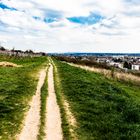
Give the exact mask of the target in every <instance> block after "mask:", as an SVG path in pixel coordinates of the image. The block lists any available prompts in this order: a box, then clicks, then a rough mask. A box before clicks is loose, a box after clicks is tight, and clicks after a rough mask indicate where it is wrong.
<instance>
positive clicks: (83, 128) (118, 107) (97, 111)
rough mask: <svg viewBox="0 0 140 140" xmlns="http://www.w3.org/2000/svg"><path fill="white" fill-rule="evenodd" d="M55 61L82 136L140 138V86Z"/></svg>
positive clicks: (90, 138)
mask: <svg viewBox="0 0 140 140" xmlns="http://www.w3.org/2000/svg"><path fill="white" fill-rule="evenodd" d="M54 62H55V64H56V66H57V69H58V73H59V76H60V82H61V86H62V89H63V94H64V95H65V97H66V99H67V101H68V102H69V103H70V106H71V109H72V112H73V114H74V116H75V117H76V120H77V124H78V127H77V129H76V132H77V135H78V139H80V140H93V139H94V140H120V139H127V140H132V139H136V140H139V139H140V87H139V86H136V85H133V84H131V83H125V82H124V81H122V82H121V81H120V82H118V81H116V80H112V79H107V78H106V77H105V76H103V75H101V74H99V73H94V72H89V71H86V70H83V69H80V68H76V67H72V66H69V65H68V64H65V63H62V62H60V61H56V60H55V61H54ZM60 96H62V95H60Z"/></svg>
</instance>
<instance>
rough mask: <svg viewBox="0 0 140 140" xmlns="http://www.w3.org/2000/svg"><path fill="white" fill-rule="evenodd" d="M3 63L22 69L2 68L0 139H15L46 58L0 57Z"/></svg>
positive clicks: (0, 71) (0, 83)
mask: <svg viewBox="0 0 140 140" xmlns="http://www.w3.org/2000/svg"><path fill="white" fill-rule="evenodd" d="M1 61H8V62H13V63H16V64H18V65H22V67H0V139H2V140H7V139H10V140H12V139H14V136H15V135H16V134H17V133H18V132H19V131H20V129H21V124H22V120H23V117H24V112H25V111H27V110H28V109H29V106H28V102H29V100H30V99H31V97H32V96H33V94H34V93H35V90H36V85H37V81H38V77H37V74H38V71H39V69H40V68H41V67H44V66H45V65H46V57H38V58H28V57H27V58H21V57H19V58H15V57H6V56H0V62H1Z"/></svg>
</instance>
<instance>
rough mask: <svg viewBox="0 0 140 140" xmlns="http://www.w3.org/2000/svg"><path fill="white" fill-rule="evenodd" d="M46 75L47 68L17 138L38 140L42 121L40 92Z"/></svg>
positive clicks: (40, 78) (43, 72) (42, 73)
mask: <svg viewBox="0 0 140 140" xmlns="http://www.w3.org/2000/svg"><path fill="white" fill-rule="evenodd" d="M45 77H46V70H42V71H41V72H40V77H39V81H38V85H37V90H36V93H35V95H34V96H33V98H32V101H31V103H30V109H29V111H28V113H27V116H26V118H25V123H24V127H23V129H22V131H21V133H20V135H19V136H18V138H17V140H36V139H37V135H38V131H39V128H38V127H39V123H40V93H41V87H42V86H43V83H44V80H45Z"/></svg>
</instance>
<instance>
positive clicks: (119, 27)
mask: <svg viewBox="0 0 140 140" xmlns="http://www.w3.org/2000/svg"><path fill="white" fill-rule="evenodd" d="M1 2H3V3H4V4H5V5H7V6H8V7H14V8H16V9H17V11H16V10H13V11H11V10H9V9H1V8H0V41H2V42H4V43H3V44H4V45H5V46H8V47H10V48H12V47H13V46H15V48H18V49H24V50H26V49H28V48H29V49H33V50H36V51H39V50H40V51H46V52H69V51H71V52H82V51H84V52H140V47H139V44H140V40H139V36H140V3H137V4H136V1H135V3H132V2H131V3H130V2H127V1H126V0H111V1H110V0H105V1H103V0H86V1H83V0H67V1H66V0H59V1H58V0H51V1H47V0H36V1H34V0H12V1H8V0H1ZM91 12H92V13H96V14H99V15H101V16H104V19H103V20H101V21H100V22H98V23H96V24H93V25H82V24H76V23H72V22H70V21H69V20H67V18H68V17H79V16H89V14H90V13H91ZM59 15H60V17H59ZM46 16H49V17H48V18H50V17H51V16H56V19H57V18H58V17H59V18H58V19H57V20H56V21H54V22H50V23H45V22H44V19H45V18H47V17H46ZM57 16H58V17H57ZM33 17H39V19H35V18H33ZM53 18H55V17H53Z"/></svg>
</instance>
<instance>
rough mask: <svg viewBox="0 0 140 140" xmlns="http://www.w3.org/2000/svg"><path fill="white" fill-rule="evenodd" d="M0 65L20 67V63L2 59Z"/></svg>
mask: <svg viewBox="0 0 140 140" xmlns="http://www.w3.org/2000/svg"><path fill="white" fill-rule="evenodd" d="M0 67H21V65H17V64H15V63H12V62H6V61H4V62H0Z"/></svg>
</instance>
